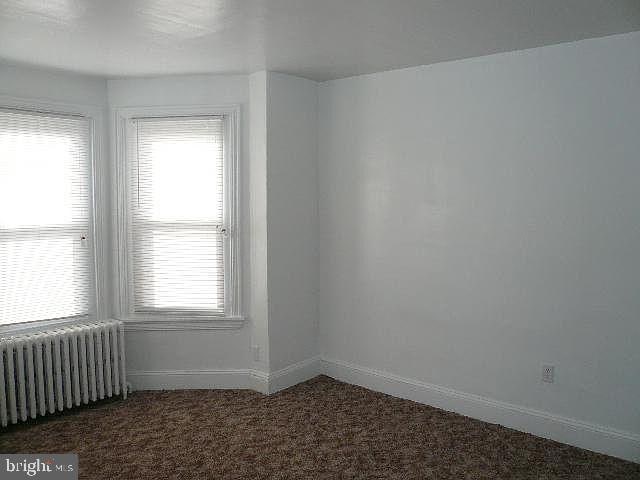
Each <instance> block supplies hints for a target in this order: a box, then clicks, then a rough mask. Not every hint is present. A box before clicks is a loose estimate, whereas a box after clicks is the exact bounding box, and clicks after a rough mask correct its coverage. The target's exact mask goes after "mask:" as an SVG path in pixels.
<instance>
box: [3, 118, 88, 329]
mask: <svg viewBox="0 0 640 480" xmlns="http://www.w3.org/2000/svg"><path fill="white" fill-rule="evenodd" d="M89 175H90V124H89V121H88V119H86V118H84V117H80V116H71V115H55V114H45V113H36V112H27V111H20V110H9V109H0V324H4V325H6V324H15V323H21V322H29V321H37V320H51V319H57V318H66V317H76V316H83V315H87V314H88V313H89V310H90V305H91V304H92V295H91V294H90V292H91V291H92V285H93V283H92V280H91V278H92V273H91V272H92V271H93V269H92V267H91V258H92V254H91V250H90V248H89V241H90V238H89V235H90V203H91V202H90V188H89V185H90V184H89V179H90V176H89Z"/></svg>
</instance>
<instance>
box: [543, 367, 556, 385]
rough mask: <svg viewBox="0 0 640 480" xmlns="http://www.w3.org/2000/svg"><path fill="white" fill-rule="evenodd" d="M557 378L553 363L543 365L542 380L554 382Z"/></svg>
mask: <svg viewBox="0 0 640 480" xmlns="http://www.w3.org/2000/svg"><path fill="white" fill-rule="evenodd" d="M554 379H555V367H554V366H553V365H542V381H543V382H547V383H553V382H554Z"/></svg>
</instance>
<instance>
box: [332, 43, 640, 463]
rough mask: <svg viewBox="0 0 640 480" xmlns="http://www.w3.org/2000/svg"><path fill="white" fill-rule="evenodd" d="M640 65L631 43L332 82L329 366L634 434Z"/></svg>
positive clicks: (637, 423)
mask: <svg viewBox="0 0 640 480" xmlns="http://www.w3.org/2000/svg"><path fill="white" fill-rule="evenodd" d="M639 52H640V33H632V34H626V35H619V36H613V37H608V38H601V39H595V40H585V41H581V42H577V43H572V44H564V45H558V46H552V47H544V48H538V49H533V50H528V51H520V52H513V53H507V54H499V55H493V56H488V57H482V58H475V59H470V60H463V61H457V62H450V63H442V64H436V65H432V66H427V67H417V68H410V69H405V70H397V71H392V72H386V73H379V74H372V75H367V76H361V77H354V78H349V79H344V80H336V81H331V82H328V83H326V84H323V85H322V86H321V89H320V97H319V122H320V136H319V211H320V214H319V239H320V262H319V268H320V299H319V315H320V346H321V351H322V353H323V354H324V355H325V356H326V357H327V358H328V359H335V360H339V361H341V362H349V363H352V364H356V365H359V366H363V367H368V368H371V369H376V370H381V371H386V372H390V373H392V374H395V375H398V376H401V377H406V378H410V379H415V380H418V381H420V382H428V383H430V384H435V385H439V386H443V387H448V388H451V389H455V390H458V391H462V392H467V393H471V394H477V395H481V396H484V397H489V398H493V399H497V400H500V401H503V402H509V403H512V404H516V405H520V406H524V407H529V408H534V409H539V410H542V411H545V412H551V413H553V414H554V415H560V416H564V417H569V418H574V419H578V420H581V421H586V422H590V423H594V424H599V425H603V426H606V427H613V428H616V429H621V430H624V431H627V432H635V433H636V434H637V433H640V408H638V398H640V374H639V373H638V365H640V348H639V345H640V287H639V286H640V252H639V250H638V249H639V247H640V208H639V205H640V130H639V128H640V127H639V126H640V53H639ZM543 363H551V364H554V365H555V366H556V376H557V378H556V383H554V384H545V383H541V381H540V376H541V365H542V364H543ZM636 441H637V440H636ZM635 456H636V458H640V455H638V452H636V453H635Z"/></svg>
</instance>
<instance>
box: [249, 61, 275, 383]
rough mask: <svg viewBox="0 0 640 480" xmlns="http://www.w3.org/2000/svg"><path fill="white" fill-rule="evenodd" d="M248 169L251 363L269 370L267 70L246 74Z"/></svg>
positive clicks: (258, 368)
mask: <svg viewBox="0 0 640 480" xmlns="http://www.w3.org/2000/svg"><path fill="white" fill-rule="evenodd" d="M249 95H250V99H251V114H250V119H249V123H250V131H251V139H250V168H249V169H248V171H247V170H245V175H246V176H248V182H249V191H248V195H249V215H250V224H251V228H250V231H249V253H248V256H249V270H250V279H251V287H252V288H250V290H249V292H248V295H247V301H248V305H249V311H250V312H251V321H252V325H253V329H252V339H251V348H252V355H251V360H252V362H253V363H252V366H253V368H254V369H256V370H260V371H262V372H264V373H266V374H268V373H269V288H268V286H269V285H268V276H267V266H268V262H267V238H268V237H267V72H264V71H262V72H256V73H252V74H251V75H250V76H249Z"/></svg>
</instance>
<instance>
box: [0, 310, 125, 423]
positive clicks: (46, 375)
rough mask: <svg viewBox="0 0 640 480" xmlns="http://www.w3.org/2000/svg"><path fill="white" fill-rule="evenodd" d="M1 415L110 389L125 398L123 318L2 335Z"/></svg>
mask: <svg viewBox="0 0 640 480" xmlns="http://www.w3.org/2000/svg"><path fill="white" fill-rule="evenodd" d="M0 377H1V378H0V421H1V424H2V426H3V427H4V426H6V425H7V424H8V423H17V422H18V421H25V420H27V418H28V417H31V418H36V417H37V416H38V415H46V414H47V413H54V412H55V411H56V410H58V411H61V410H64V409H68V408H72V407H73V406H78V405H81V404H86V403H89V402H95V401H96V400H99V399H103V398H105V397H112V396H114V395H122V396H123V398H127V387H126V372H125V362H124V332H123V326H122V322H120V321H117V320H109V321H104V322H87V323H84V324H80V325H71V326H66V327H61V328H57V329H52V330H49V331H44V332H37V333H32V334H23V335H17V336H13V337H9V338H2V339H0Z"/></svg>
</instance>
